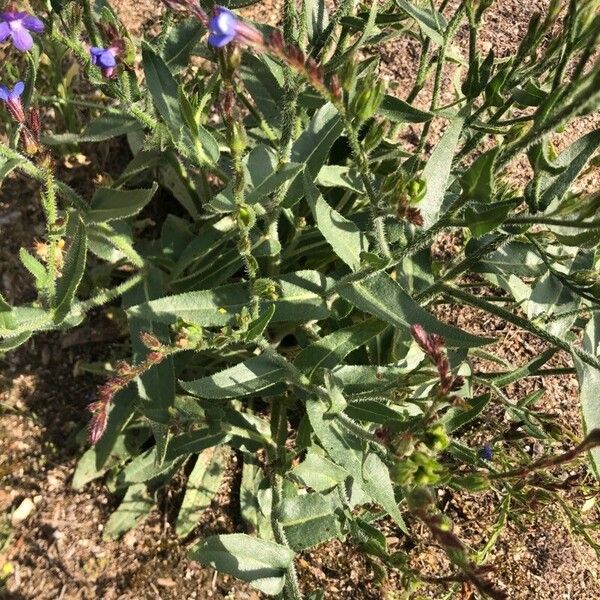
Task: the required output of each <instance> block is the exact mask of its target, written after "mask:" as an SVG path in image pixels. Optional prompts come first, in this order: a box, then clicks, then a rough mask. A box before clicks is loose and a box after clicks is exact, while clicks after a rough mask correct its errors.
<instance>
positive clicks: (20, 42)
mask: <svg viewBox="0 0 600 600" xmlns="http://www.w3.org/2000/svg"><path fill="white" fill-rule="evenodd" d="M12 41H13V44H14V45H15V48H16V49H17V50H20V51H21V52H27V51H28V50H31V48H33V38H32V37H31V34H30V33H29V31H27V29H25V28H24V27H16V28H13V31H12Z"/></svg>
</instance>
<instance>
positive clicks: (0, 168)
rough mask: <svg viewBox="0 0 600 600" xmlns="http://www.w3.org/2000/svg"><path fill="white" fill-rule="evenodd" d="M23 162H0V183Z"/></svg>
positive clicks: (19, 160) (13, 160) (17, 160)
mask: <svg viewBox="0 0 600 600" xmlns="http://www.w3.org/2000/svg"><path fill="white" fill-rule="evenodd" d="M0 160H1V159H0ZM23 162H24V161H23V160H21V159H20V158H14V159H11V160H2V162H0V183H2V180H3V179H4V178H5V177H7V176H8V175H10V174H11V173H12V172H13V171H14V170H15V169H16V168H17V167H18V166H19V165H20V164H21V163H23Z"/></svg>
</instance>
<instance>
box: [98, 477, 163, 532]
mask: <svg viewBox="0 0 600 600" xmlns="http://www.w3.org/2000/svg"><path fill="white" fill-rule="evenodd" d="M153 506H154V499H153V498H152V496H151V495H150V494H149V493H148V491H147V489H146V486H145V485H144V484H143V483H140V484H137V485H132V486H130V487H129V488H127V492H125V497H124V498H123V500H122V502H121V504H120V505H119V508H117V510H116V511H115V512H114V513H113V514H112V515H110V518H109V519H108V521H107V523H106V525H105V526H104V531H103V533H102V538H103V539H104V540H118V539H119V538H120V537H122V536H123V535H124V534H125V533H127V532H128V531H129V530H130V529H133V528H134V527H135V526H136V525H137V523H138V521H140V519H142V517H145V516H146V515H147V514H148V513H149V512H150V511H151V510H152V507H153Z"/></svg>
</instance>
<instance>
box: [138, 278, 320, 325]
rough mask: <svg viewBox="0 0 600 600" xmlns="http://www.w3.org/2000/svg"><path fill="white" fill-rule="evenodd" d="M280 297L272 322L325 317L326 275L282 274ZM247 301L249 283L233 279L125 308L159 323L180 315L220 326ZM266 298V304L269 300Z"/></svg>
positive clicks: (229, 321)
mask: <svg viewBox="0 0 600 600" xmlns="http://www.w3.org/2000/svg"><path fill="white" fill-rule="evenodd" d="M278 283H279V286H280V290H281V295H280V297H279V298H278V299H277V300H276V301H275V302H274V304H275V314H274V315H273V319H272V322H274V323H275V322H281V321H297V320H298V316H299V315H301V317H302V320H306V321H310V320H312V319H317V320H320V319H325V318H327V316H328V315H329V310H328V308H327V305H326V303H325V300H324V298H323V296H324V293H325V290H326V287H327V278H326V277H325V276H323V275H321V274H320V273H318V272H316V271H298V272H296V273H288V274H287V275H283V276H282V277H281V278H280V279H279V281H278ZM249 303H250V295H249V293H248V285H247V284H246V283H233V284H228V285H224V286H222V287H218V288H215V289H212V290H201V291H197V292H188V293H185V294H178V295H176V296H167V297H164V298H160V299H158V300H153V301H151V302H146V303H144V304H138V305H137V306H132V307H131V308H129V309H128V311H127V312H128V314H129V315H130V316H139V317H145V318H151V319H152V320H154V321H157V322H161V323H169V324H170V323H175V322H176V321H177V319H183V320H185V321H188V322H190V323H196V324H199V325H204V326H207V327H208V326H217V327H222V326H223V325H227V324H230V323H233V322H234V319H235V316H236V315H237V314H239V313H240V311H241V310H242V308H244V306H247V305H248V304H249ZM270 303H271V302H270V301H269V302H266V303H265V304H270Z"/></svg>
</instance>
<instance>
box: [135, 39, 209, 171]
mask: <svg viewBox="0 0 600 600" xmlns="http://www.w3.org/2000/svg"><path fill="white" fill-rule="evenodd" d="M142 61H143V64H144V74H145V75H146V83H147V85H148V89H149V90H150V94H151V95H152V100H153V102H154V106H155V107H156V110H157V111H158V112H159V114H160V115H161V117H162V118H163V119H164V120H165V122H166V124H167V125H168V127H169V129H170V131H171V134H172V136H173V139H174V140H175V142H176V143H177V144H178V148H181V149H183V150H184V152H185V153H186V154H187V156H188V157H189V158H191V159H192V160H196V161H198V160H199V161H200V162H213V163H214V162H216V161H217V160H218V158H219V146H218V144H217V142H216V140H215V139H214V137H213V136H212V135H211V134H210V133H209V132H208V131H207V130H206V129H205V128H204V127H202V126H201V125H199V124H197V123H196V124H194V131H193V132H192V131H190V130H189V128H188V124H187V123H186V122H185V120H184V118H183V116H182V114H181V108H180V101H179V88H178V86H177V81H176V80H175V77H173V74H172V73H171V71H170V69H169V67H168V65H167V64H166V63H165V61H164V60H163V58H162V57H161V56H159V55H158V54H157V53H156V52H155V51H154V50H153V49H152V47H151V46H150V45H149V44H147V43H146V42H142Z"/></svg>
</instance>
